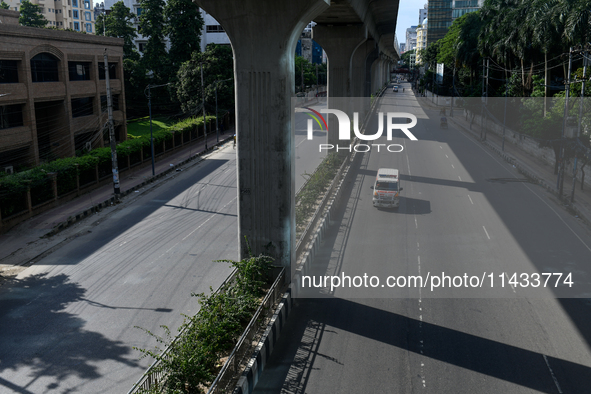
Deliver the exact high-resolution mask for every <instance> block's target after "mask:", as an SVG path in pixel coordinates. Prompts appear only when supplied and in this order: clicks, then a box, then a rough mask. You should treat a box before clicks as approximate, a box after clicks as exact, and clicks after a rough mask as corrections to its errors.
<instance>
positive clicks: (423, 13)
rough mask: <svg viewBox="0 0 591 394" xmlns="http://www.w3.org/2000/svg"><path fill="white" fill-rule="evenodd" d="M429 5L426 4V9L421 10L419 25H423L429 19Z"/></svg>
mask: <svg viewBox="0 0 591 394" xmlns="http://www.w3.org/2000/svg"><path fill="white" fill-rule="evenodd" d="M428 7H429V5H428V4H425V6H424V8H422V9H420V10H419V25H422V24H423V21H424V20H425V19H427V11H428V10H427V9H428Z"/></svg>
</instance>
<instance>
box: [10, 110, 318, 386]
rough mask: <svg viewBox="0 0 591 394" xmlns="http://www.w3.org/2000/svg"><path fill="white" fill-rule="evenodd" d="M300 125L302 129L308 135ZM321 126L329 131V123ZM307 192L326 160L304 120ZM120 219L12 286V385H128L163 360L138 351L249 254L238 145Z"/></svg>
mask: <svg viewBox="0 0 591 394" xmlns="http://www.w3.org/2000/svg"><path fill="white" fill-rule="evenodd" d="M298 130H299V131H298ZM318 133H321V134H322V133H323V132H322V131H318ZM295 145H296V159H295V160H296V174H299V175H298V176H297V177H296V180H295V184H296V188H299V187H301V185H302V184H303V182H304V180H305V178H304V177H302V176H301V174H305V173H312V172H313V171H314V169H315V168H316V166H318V164H319V163H320V161H321V160H322V157H321V156H320V155H319V154H318V153H317V152H316V151H315V149H314V147H313V145H312V144H311V141H308V140H307V139H306V135H305V119H304V120H302V123H301V124H300V122H298V123H296V132H295ZM130 198H131V199H134V200H133V201H126V202H124V203H123V204H121V206H120V208H118V209H116V210H115V211H114V212H112V213H111V214H110V215H108V216H106V217H103V218H102V219H101V220H100V221H98V222H97V220H96V219H95V220H94V221H93V220H92V219H88V220H87V222H85V223H82V224H80V225H78V227H77V229H78V230H79V231H78V233H77V234H76V235H75V236H74V237H73V238H72V239H70V240H69V241H65V242H64V246H62V247H61V248H59V249H58V250H56V251H54V252H53V253H51V254H49V255H48V256H47V257H45V258H43V259H42V260H40V261H37V262H35V264H34V265H33V266H31V267H29V268H27V269H26V270H24V271H23V272H21V274H20V275H19V276H18V277H17V278H16V280H15V281H13V282H12V283H10V284H5V285H4V286H2V287H1V288H0V393H12V392H14V393H21V394H29V393H30V394H39V393H88V394H98V393H126V392H127V391H128V390H129V389H130V388H131V386H132V385H133V383H134V382H135V381H136V380H137V379H139V377H140V376H141V375H142V373H143V372H144V371H145V370H146V368H147V367H148V366H149V365H150V363H151V362H152V360H149V359H142V360H139V358H140V356H141V353H140V352H138V351H137V350H134V347H138V348H145V349H153V347H154V346H155V345H156V344H157V343H156V341H155V339H154V338H152V337H150V336H149V335H148V334H147V333H145V332H144V331H142V330H141V329H139V328H137V327H140V328H142V329H145V330H149V331H150V332H152V333H154V334H156V335H164V330H163V329H162V328H161V327H160V326H161V325H166V326H168V327H170V328H171V330H172V333H173V334H174V333H176V329H177V328H178V327H179V326H180V324H181V323H182V321H183V316H182V315H181V314H186V315H192V314H194V313H195V312H196V310H197V308H198V304H197V302H196V299H195V298H194V297H191V293H199V292H208V291H209V287H210V286H212V287H213V288H216V287H218V286H219V285H220V284H221V283H222V281H223V280H224V279H226V278H227V276H228V274H229V273H230V268H229V266H228V265H227V264H225V263H217V262H214V260H218V259H236V258H237V257H238V250H237V248H238V240H237V217H236V214H237V204H236V198H237V193H236V151H235V150H234V149H233V148H232V145H231V144H228V145H227V146H226V147H224V148H222V149H221V150H220V151H216V152H215V153H212V154H210V155H209V156H208V157H207V158H206V160H205V161H203V162H202V163H200V164H198V165H195V166H193V167H190V168H186V169H184V171H182V172H178V173H176V176H175V177H174V178H173V179H170V180H168V181H166V182H164V183H162V184H161V185H160V186H158V187H157V188H155V189H153V190H151V191H149V192H147V193H144V194H142V195H141V196H137V195H132V196H130V197H129V198H128V200H129V199H130Z"/></svg>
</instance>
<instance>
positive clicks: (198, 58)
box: [171, 44, 234, 115]
mask: <svg viewBox="0 0 591 394" xmlns="http://www.w3.org/2000/svg"><path fill="white" fill-rule="evenodd" d="M202 63H203V65H204V68H203V80H204V85H205V109H206V111H207V112H208V113H210V114H213V113H214V112H215V84H214V82H215V81H221V80H225V79H229V78H232V77H233V76H234V72H233V70H234V68H233V60H232V48H230V47H229V46H227V45H215V44H209V45H208V46H207V48H206V49H205V52H203V53H201V52H197V51H195V52H193V54H192V56H191V60H189V61H187V62H185V63H183V64H182V65H181V67H180V69H179V71H178V73H177V81H176V82H174V83H173V84H172V85H171V90H172V91H173V92H174V95H175V96H176V98H177V100H178V101H179V102H180V104H181V108H182V110H183V111H184V112H185V113H188V114H193V115H198V114H200V111H201V108H202V107H201V102H202V98H201V64H202ZM217 87H218V109H219V111H220V113H221V112H222V111H224V110H232V109H234V82H233V81H226V82H224V83H218V84H217Z"/></svg>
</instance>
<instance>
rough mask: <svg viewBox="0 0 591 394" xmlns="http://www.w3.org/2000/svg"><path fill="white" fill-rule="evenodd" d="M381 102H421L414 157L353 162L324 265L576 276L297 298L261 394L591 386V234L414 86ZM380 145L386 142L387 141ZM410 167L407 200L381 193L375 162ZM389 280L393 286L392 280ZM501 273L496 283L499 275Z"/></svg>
mask: <svg viewBox="0 0 591 394" xmlns="http://www.w3.org/2000/svg"><path fill="white" fill-rule="evenodd" d="M399 86H401V87H405V90H406V91H405V92H404V93H402V92H401V91H399V92H398V93H392V92H391V90H390V91H389V92H388V93H387V95H386V97H385V99H384V100H383V101H382V108H381V110H382V111H383V112H388V111H396V112H413V113H416V114H418V118H419V123H418V125H417V126H416V127H415V128H413V129H412V131H413V133H414V134H415V136H416V137H417V138H418V140H419V141H416V142H413V141H409V140H408V139H406V138H403V137H399V138H395V140H394V141H392V142H393V143H399V144H402V145H403V146H404V147H405V149H404V151H403V152H402V153H398V154H388V153H384V152H382V153H377V152H375V151H371V152H368V153H365V154H364V155H363V157H361V158H360V159H359V161H358V162H357V163H356V167H355V168H354V169H353V171H355V173H354V180H353V181H351V182H350V183H349V184H348V185H347V188H346V193H345V198H346V201H345V203H344V204H342V209H341V210H340V216H338V215H337V216H338V217H337V219H336V222H337V224H336V225H334V226H333V227H332V228H331V229H330V230H329V231H328V234H327V236H326V237H325V241H324V242H323V244H322V248H321V251H320V252H319V253H317V256H318V257H317V260H316V261H315V264H314V270H313V271H312V273H313V274H315V275H342V273H345V274H347V275H350V276H353V275H362V274H363V273H367V274H369V275H376V276H379V277H381V278H382V279H383V278H384V277H385V275H406V276H408V275H426V273H428V272H429V273H431V274H441V273H443V272H445V273H447V274H453V275H461V274H463V273H467V274H468V275H479V276H480V275H481V274H482V273H484V272H486V273H494V275H495V278H496V277H497V276H498V275H504V274H503V273H505V272H506V273H508V274H509V275H511V274H512V273H514V272H517V273H532V272H538V271H540V272H553V273H558V272H562V273H567V272H573V275H575V278H576V281H577V283H581V284H583V286H582V287H579V288H578V290H577V291H578V292H577V293H576V295H577V296H578V297H580V298H576V299H556V298H554V296H555V295H556V294H559V291H561V290H562V289H558V290H556V289H546V290H544V291H542V292H540V293H537V297H536V298H524V297H523V296H524V295H527V292H526V289H522V288H520V287H518V286H517V287H514V286H510V285H508V283H507V282H508V281H506V282H505V287H504V288H502V289H500V288H498V287H497V288H495V289H487V288H475V289H474V288H465V287H461V288H451V289H446V290H441V291H438V292H431V291H430V290H429V289H420V290H419V289H416V288H413V289H410V288H405V289H398V291H397V292H392V293H388V290H384V289H381V288H379V289H377V290H375V291H367V292H366V291H365V290H363V289H360V288H337V289H333V291H328V290H327V289H323V294H322V295H323V296H324V297H325V298H299V299H297V300H295V303H296V308H295V309H294V310H293V312H292V313H293V315H292V316H291V317H290V320H289V321H288V322H289V323H288V325H287V328H286V329H285V330H284V331H283V332H282V335H281V339H280V340H279V343H278V344H277V345H276V346H275V348H274V352H273V355H272V357H271V359H270V361H269V363H268V364H267V367H266V369H265V371H264V372H263V374H262V376H261V377H260V379H259V383H258V385H257V388H256V390H255V392H256V393H258V394H261V393H437V394H440V393H454V394H457V393H495V394H496V393H534V392H536V393H588V392H591V389H590V388H591V351H590V344H591V302H589V298H590V297H589V293H586V291H588V284H589V281H590V275H589V274H588V271H589V267H587V265H588V263H589V262H590V261H591V247H590V245H591V234H590V233H589V231H588V230H587V229H586V228H585V227H583V226H582V225H581V224H580V223H579V222H578V221H577V219H575V218H573V217H571V216H570V215H569V214H568V213H567V212H566V211H564V210H563V209H562V208H560V206H559V205H557V204H555V202H554V201H553V200H552V197H551V196H550V195H549V194H547V193H546V192H545V191H544V190H543V189H542V188H540V187H538V186H535V185H532V184H529V183H527V182H524V181H522V178H523V177H522V176H521V175H520V174H518V173H517V172H516V170H515V169H514V168H512V166H510V165H508V164H507V163H505V162H503V161H502V160H501V159H500V158H498V157H496V156H494V155H492V154H491V153H490V152H489V151H487V150H486V149H485V148H483V147H482V146H481V145H480V144H478V143H477V142H475V141H474V140H473V139H472V138H470V137H467V136H466V135H464V134H463V133H461V132H460V131H458V130H455V129H454V128H453V127H450V128H449V129H448V130H441V129H439V115H438V112H436V111H433V110H425V111H424V112H423V111H422V110H421V109H420V108H417V102H416V100H415V99H414V97H413V96H412V93H410V92H409V91H410V86H409V84H406V83H403V84H400V85H399ZM379 142H383V143H388V142H387V141H385V139H384V140H380V141H379ZM381 167H391V168H398V169H400V171H401V182H402V184H401V186H403V188H404V190H403V192H402V198H401V205H400V208H399V210H398V211H397V212H396V211H391V210H377V209H375V208H373V206H372V203H371V192H372V191H371V189H370V186H372V185H373V181H374V179H375V175H376V171H377V169H378V168H381ZM382 283H383V282H382ZM498 283H499V282H498V281H497V284H498ZM368 297H372V298H368Z"/></svg>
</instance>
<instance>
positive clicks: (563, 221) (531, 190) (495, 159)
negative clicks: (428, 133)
mask: <svg viewBox="0 0 591 394" xmlns="http://www.w3.org/2000/svg"><path fill="white" fill-rule="evenodd" d="M460 134H461V135H463V136H464V137H465V138H466V139H467V140H468V141H470V142H472V143H473V144H474V145H476V146H477V147H479V148H480V149H481V150H482V151H483V152H484V153H486V154H487V155H488V156H490V158H491V159H493V160H494V161H496V162H497V164H499V165H500V166H501V167H503V169H505V171H507V172H508V173H510V174H511V175H513V173H512V172H511V171H509V169H508V168H507V167H505V165H504V164H505V163H504V162H501V161H499V160H498V159H497V158H496V157H495V156H493V154H492V153H490V152H489V151H488V150H487V149H485V148H484V147H483V146H482V145H479V144H478V143H477V142H476V141H474V140H473V139H472V138H469V137H468V136H467V135H465V134H464V133H460ZM439 147H440V148H441V145H440V146H439ZM522 185H523V186H524V187H526V188H527V190H529V191H530V192H532V193H533V194H534V195H535V196H536V197H537V198H539V199H540V201H542V202H543V203H544V204H546V206H547V207H548V208H550V210H551V211H552V212H554V214H555V215H556V216H558V218H559V219H560V220H561V221H562V223H564V225H565V226H566V227H567V228H568V229H569V230H570V231H571V232H572V233H573V234H574V235H575V237H577V239H578V240H579V241H581V243H582V244H583V246H585V248H587V250H588V251H590V252H591V247H590V246H589V245H587V244H586V243H585V241H583V239H582V238H581V237H579V235H578V234H577V233H575V230H573V229H572V227H571V226H569V225H568V224H567V223H566V221H565V220H564V219H563V218H562V217H561V216H560V215H559V214H558V212H556V211H555V210H554V209H553V208H552V207H551V206H550V204H548V203H547V202H546V201H544V199H542V197H540V196H539V195H538V194H537V193H536V192H535V191H534V190H533V189H532V188H530V187H529V186H528V185H526V184H525V183H522Z"/></svg>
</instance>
